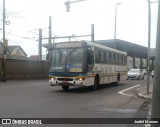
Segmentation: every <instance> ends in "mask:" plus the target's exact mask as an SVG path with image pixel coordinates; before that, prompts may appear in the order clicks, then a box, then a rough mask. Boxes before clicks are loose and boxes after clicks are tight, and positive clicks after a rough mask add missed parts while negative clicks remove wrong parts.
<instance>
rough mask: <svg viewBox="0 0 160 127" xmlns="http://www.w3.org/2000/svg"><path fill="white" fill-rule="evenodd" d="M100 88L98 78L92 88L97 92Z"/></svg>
mask: <svg viewBox="0 0 160 127" xmlns="http://www.w3.org/2000/svg"><path fill="white" fill-rule="evenodd" d="M98 86H99V78H98V77H96V78H95V79H94V85H93V86H92V89H93V90H97V88H98Z"/></svg>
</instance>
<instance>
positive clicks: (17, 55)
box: [7, 45, 28, 60]
mask: <svg viewBox="0 0 160 127" xmlns="http://www.w3.org/2000/svg"><path fill="white" fill-rule="evenodd" d="M7 49H8V50H9V52H10V54H9V55H8V56H7V58H9V59H21V60H28V57H27V54H26V53H25V51H24V50H23V49H22V48H21V46H19V45H9V46H8V47H7Z"/></svg>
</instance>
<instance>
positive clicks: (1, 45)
mask: <svg viewBox="0 0 160 127" xmlns="http://www.w3.org/2000/svg"><path fill="white" fill-rule="evenodd" d="M3 46H4V45H3V43H2V42H1V41H0V58H2V57H3V48H4V47H3ZM9 54H10V52H9V50H8V49H7V48H6V55H7V56H8V55H9Z"/></svg>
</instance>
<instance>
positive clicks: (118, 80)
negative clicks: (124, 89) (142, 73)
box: [116, 74, 120, 85]
mask: <svg viewBox="0 0 160 127" xmlns="http://www.w3.org/2000/svg"><path fill="white" fill-rule="evenodd" d="M119 83H120V74H118V75H117V81H116V85H118V84H119Z"/></svg>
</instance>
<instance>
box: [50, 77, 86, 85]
mask: <svg viewBox="0 0 160 127" xmlns="http://www.w3.org/2000/svg"><path fill="white" fill-rule="evenodd" d="M49 84H50V86H84V80H83V79H82V78H76V79H67V78H50V79H49Z"/></svg>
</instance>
